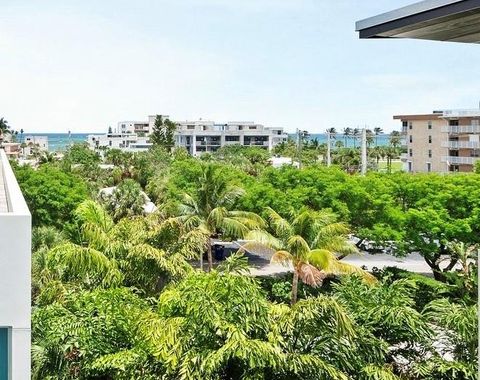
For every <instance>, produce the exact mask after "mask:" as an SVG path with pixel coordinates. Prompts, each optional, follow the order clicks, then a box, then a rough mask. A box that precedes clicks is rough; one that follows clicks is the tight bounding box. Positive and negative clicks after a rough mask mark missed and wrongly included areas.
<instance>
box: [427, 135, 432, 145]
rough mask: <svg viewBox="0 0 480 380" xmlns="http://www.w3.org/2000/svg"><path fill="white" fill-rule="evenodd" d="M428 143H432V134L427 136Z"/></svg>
mask: <svg viewBox="0 0 480 380" xmlns="http://www.w3.org/2000/svg"><path fill="white" fill-rule="evenodd" d="M428 143H429V144H431V143H432V136H428Z"/></svg>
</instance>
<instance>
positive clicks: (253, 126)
mask: <svg viewBox="0 0 480 380" xmlns="http://www.w3.org/2000/svg"><path fill="white" fill-rule="evenodd" d="M248 129H257V126H256V125H250V126H249V127H248Z"/></svg>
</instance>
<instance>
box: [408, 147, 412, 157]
mask: <svg viewBox="0 0 480 380" xmlns="http://www.w3.org/2000/svg"><path fill="white" fill-rule="evenodd" d="M408 155H409V156H410V157H412V156H413V150H412V149H409V150H408Z"/></svg>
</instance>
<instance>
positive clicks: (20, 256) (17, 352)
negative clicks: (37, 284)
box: [0, 150, 31, 380]
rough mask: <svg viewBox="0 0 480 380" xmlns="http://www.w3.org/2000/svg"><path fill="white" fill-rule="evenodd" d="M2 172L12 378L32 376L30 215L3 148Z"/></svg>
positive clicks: (1, 260) (5, 309) (0, 295)
mask: <svg viewBox="0 0 480 380" xmlns="http://www.w3.org/2000/svg"><path fill="white" fill-rule="evenodd" d="M0 166H1V168H0V175H1V181H2V182H3V184H1V185H2V186H4V189H5V191H4V192H3V191H2V192H1V193H0V205H1V206H2V207H1V208H2V210H1V211H2V212H1V213H0V327H8V328H9V329H10V353H11V354H10V359H9V376H10V378H9V380H27V379H30V341H31V337H30V335H31V328H30V304H31V301H30V292H31V275H30V265H31V264H30V262H31V261H30V256H31V215H30V212H29V210H28V207H27V204H26V203H25V200H24V198H23V195H22V193H21V191H20V188H19V186H18V184H17V181H16V179H15V176H14V174H13V171H12V169H11V167H10V164H9V163H8V159H7V157H6V155H5V152H4V151H3V150H0Z"/></svg>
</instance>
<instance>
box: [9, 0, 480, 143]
mask: <svg viewBox="0 0 480 380" xmlns="http://www.w3.org/2000/svg"><path fill="white" fill-rule="evenodd" d="M412 1H413V0H407V1H405V0H396V1H394V0H363V1H360V0H358V1H354V0H336V1H327V0H135V1H133V0H102V1H98V0H81V1H76V0H67V1H65V0H62V1H55V0H42V1H38V0H30V1H23V0H0V117H5V119H7V120H8V121H9V124H10V125H11V127H12V128H13V129H15V130H20V129H24V131H26V132H31V133H33V132H52V133H53V132H58V133H66V132H67V131H69V130H70V131H72V133H75V132H77V133H79V132H106V131H107V129H108V126H116V124H117V122H118V121H123V120H146V119H147V116H148V115H153V114H168V115H170V116H171V118H172V119H173V120H187V119H188V120H191V119H198V118H203V119H208V120H214V121H218V122H226V121H233V120H249V121H256V122H259V123H261V124H264V125H266V126H271V127H284V128H285V130H287V131H295V129H296V128H302V129H306V130H308V131H309V132H311V133H321V132H324V131H325V129H326V128H330V127H335V128H336V129H337V130H342V129H343V128H345V127H357V126H360V127H361V126H364V125H367V126H368V127H370V128H374V127H381V128H383V129H384V130H385V131H391V130H392V129H395V128H397V129H399V128H400V126H399V122H398V121H394V120H393V119H392V116H393V115H395V114H409V113H428V112H431V111H432V110H434V109H435V110H437V109H452V108H477V107H478V106H479V101H480V64H479V62H480V46H478V45H472V44H457V43H442V42H434V41H418V40H360V39H359V38H358V34H357V33H356V32H355V21H358V20H360V19H364V18H367V17H370V16H374V15H376V14H379V13H382V12H386V11H389V10H392V9H395V8H398V7H401V6H404V5H407V4H410V3H412Z"/></svg>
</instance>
